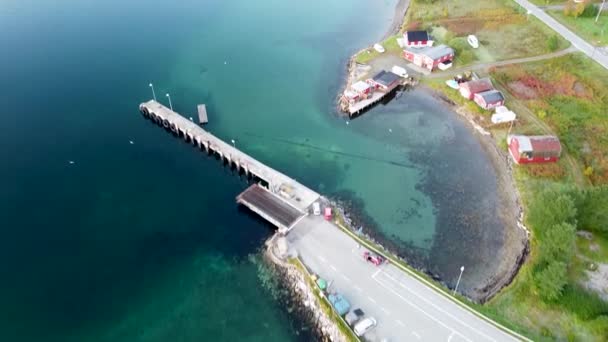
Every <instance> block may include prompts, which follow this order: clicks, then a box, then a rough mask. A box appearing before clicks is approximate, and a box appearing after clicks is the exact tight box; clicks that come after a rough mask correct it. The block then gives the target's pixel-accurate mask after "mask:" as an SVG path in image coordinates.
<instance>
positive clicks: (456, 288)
mask: <svg viewBox="0 0 608 342" xmlns="http://www.w3.org/2000/svg"><path fill="white" fill-rule="evenodd" d="M462 272H464V266H460V275H459V276H458V281H457V282H456V287H455V288H454V292H452V296H454V295H456V291H457V290H458V284H460V278H462Z"/></svg>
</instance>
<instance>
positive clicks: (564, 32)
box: [513, 0, 608, 69]
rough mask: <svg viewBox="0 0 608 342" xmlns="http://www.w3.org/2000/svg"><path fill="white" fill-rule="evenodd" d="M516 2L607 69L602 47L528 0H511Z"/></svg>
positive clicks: (607, 61) (606, 57)
mask: <svg viewBox="0 0 608 342" xmlns="http://www.w3.org/2000/svg"><path fill="white" fill-rule="evenodd" d="M513 1H515V2H516V3H518V4H519V5H520V6H522V7H523V8H525V9H526V10H528V11H529V12H530V14H532V15H534V16H535V17H537V18H538V19H540V20H541V21H542V22H544V23H545V24H546V25H547V26H549V27H550V28H552V29H553V30H554V31H555V32H557V33H559V34H560V35H561V36H562V37H564V38H565V39H566V40H568V41H569V42H570V43H572V45H574V46H575V47H576V48H577V49H579V50H580V51H581V52H583V53H584V54H586V55H587V56H589V57H590V58H592V59H593V60H595V61H596V62H598V63H599V64H600V65H602V66H603V67H604V68H606V69H608V56H607V55H605V54H604V53H602V49H600V48H597V49H596V47H595V46H593V45H591V44H590V43H587V42H586V41H585V40H584V39H582V38H581V37H579V36H577V35H576V34H575V33H574V32H572V31H570V30H569V29H568V28H566V26H564V25H562V24H560V23H559V22H558V21H557V20H555V19H553V17H551V16H550V15H548V14H547V13H545V11H543V10H542V9H540V8H539V7H538V6H536V5H534V4H533V3H531V2H530V1H528V0H513Z"/></svg>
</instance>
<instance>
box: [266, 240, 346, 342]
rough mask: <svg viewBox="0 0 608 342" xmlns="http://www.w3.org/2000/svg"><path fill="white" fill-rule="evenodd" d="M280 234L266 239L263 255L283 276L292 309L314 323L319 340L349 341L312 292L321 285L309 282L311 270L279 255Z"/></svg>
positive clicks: (301, 317)
mask: <svg viewBox="0 0 608 342" xmlns="http://www.w3.org/2000/svg"><path fill="white" fill-rule="evenodd" d="M278 238H279V235H278V233H277V234H275V235H274V236H273V237H272V238H270V239H269V240H268V241H267V242H266V250H265V252H264V259H265V261H266V263H267V264H268V265H269V266H270V267H271V268H272V271H273V273H275V279H281V282H282V284H283V285H284V286H285V287H286V288H287V290H288V292H289V293H290V296H289V298H288V301H290V302H291V304H293V305H288V306H289V307H292V308H294V309H293V310H295V311H292V310H291V309H290V313H291V314H295V315H297V316H298V318H300V319H302V320H303V321H304V322H306V324H307V325H310V326H312V327H314V330H313V334H314V335H315V336H317V337H318V340H319V341H332V342H346V341H348V339H347V338H346V337H345V336H344V334H343V333H342V332H341V331H340V330H339V329H338V326H337V324H336V323H335V322H334V321H333V320H332V319H331V318H330V317H328V315H327V314H326V313H325V312H324V311H323V309H322V308H321V306H320V303H319V300H318V299H317V297H316V296H315V294H314V293H313V291H317V290H318V289H317V288H312V287H311V286H310V285H309V283H308V281H307V277H308V274H305V273H304V272H303V271H301V270H299V269H298V268H297V267H296V266H294V265H293V264H290V263H288V262H287V261H286V260H284V259H283V258H281V257H279V256H278V255H279V253H278V252H277V243H276V242H277V239H278Z"/></svg>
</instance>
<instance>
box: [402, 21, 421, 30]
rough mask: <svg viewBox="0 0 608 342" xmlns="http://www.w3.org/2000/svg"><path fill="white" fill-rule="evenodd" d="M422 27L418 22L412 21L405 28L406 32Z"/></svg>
mask: <svg viewBox="0 0 608 342" xmlns="http://www.w3.org/2000/svg"><path fill="white" fill-rule="evenodd" d="M421 26H422V22H420V21H412V22H411V23H409V24H408V25H407V27H406V30H407V31H415V30H418V29H419V28H420V27H421Z"/></svg>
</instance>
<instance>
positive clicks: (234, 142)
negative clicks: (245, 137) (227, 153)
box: [230, 139, 236, 148]
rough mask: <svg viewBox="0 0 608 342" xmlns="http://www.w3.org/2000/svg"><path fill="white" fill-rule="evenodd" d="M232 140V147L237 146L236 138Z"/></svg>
mask: <svg viewBox="0 0 608 342" xmlns="http://www.w3.org/2000/svg"><path fill="white" fill-rule="evenodd" d="M230 141H231V142H232V147H234V148H236V141H234V139H231V140H230Z"/></svg>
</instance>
